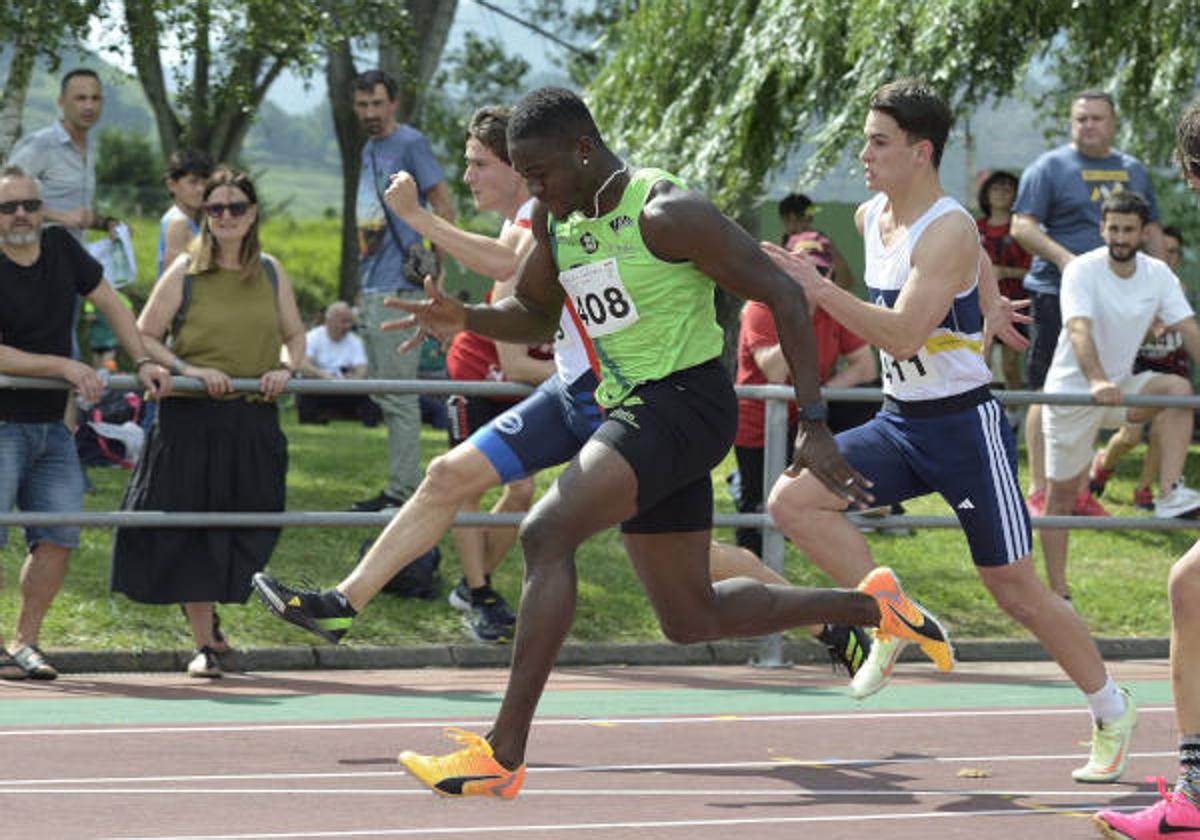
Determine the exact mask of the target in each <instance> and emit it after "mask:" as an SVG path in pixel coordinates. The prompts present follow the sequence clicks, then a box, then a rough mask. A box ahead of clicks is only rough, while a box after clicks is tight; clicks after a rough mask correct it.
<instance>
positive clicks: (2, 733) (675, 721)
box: [0, 706, 1175, 738]
mask: <svg viewBox="0 0 1200 840" xmlns="http://www.w3.org/2000/svg"><path fill="white" fill-rule="evenodd" d="M1174 711H1175V710H1174V707H1173V706H1145V707H1142V706H1139V707H1138V714H1139V715H1147V714H1168V713H1169V714H1174ZM1087 713H1088V711H1087V708H1086V707H1083V706H1080V707H1075V708H1069V709H1064V708H1044V709H963V710H949V711H947V710H942V711H922V712H903V711H893V712H829V713H812V714H794V715H758V714H755V713H753V712H746V713H742V714H722V715H702V716H686V717H629V718H547V719H542V720H538V721H536V722H535V723H534V726H535V727H542V726H611V725H624V726H640V725H652V726H658V725H665V724H670V725H679V724H705V723H805V722H809V721H812V722H821V721H831V720H853V721H867V720H916V719H928V718H934V719H939V720H948V719H952V718H981V717H1046V716H1059V715H1069V716H1079V717H1082V716H1085V715H1087ZM492 723H493V720H492V719H491V718H486V719H485V718H476V719H473V720H441V721H431V720H423V721H413V720H406V721H375V722H371V723H262V724H213V725H194V724H188V725H181V726H141V727H133V726H122V727H98V728H89V729H0V738H28V737H33V736H38V737H43V736H44V737H65V736H76V735H99V736H106V735H175V734H181V735H183V734H189V733H194V732H309V731H321V730H333V731H347V730H356V729H363V730H374V729H430V728H434V729H440V728H443V727H447V726H458V727H472V726H473V727H479V726H491V725H492Z"/></svg>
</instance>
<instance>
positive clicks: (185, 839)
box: [108, 794, 1099, 840]
mask: <svg viewBox="0 0 1200 840" xmlns="http://www.w3.org/2000/svg"><path fill="white" fill-rule="evenodd" d="M522 795H523V794H522ZM1097 810H1099V809H1098V808H1041V809H1038V810H1036V811H1028V810H992V811H954V812H946V811H924V812H920V813H913V814H895V813H888V814H850V815H845V816H810V817H755V818H742V819H720V820H662V821H654V822H650V821H644V822H608V823H558V824H552V825H489V826H488V827H487V829H486V831H485V832H484V833H486V834H487V835H489V836H491V835H495V834H517V833H531V832H559V833H562V832H567V831H617V830H622V829H653V830H658V831H661V830H666V829H673V828H680V829H685V828H710V827H717V826H768V825H804V824H810V825H812V824H830V823H847V824H859V823H866V822H875V821H881V820H887V821H889V822H894V821H898V820H931V819H938V820H959V819H977V818H979V817H1031V816H1042V817H1044V816H1047V815H1052V814H1053V815H1078V814H1080V813H1090V812H1093V811H1097ZM480 833H481V829H480V827H479V826H478V825H473V826H462V827H458V828H448V827H444V826H438V827H426V828H380V829H364V830H359V831H304V832H297V831H289V832H287V833H284V834H276V833H270V834H172V835H163V836H154V837H147V836H142V837H111V838H108V840H281V838H301V840H304V838H335V837H432V836H435V835H446V834H461V835H464V836H466V835H470V836H478V835H479V834H480ZM654 836H657V835H654Z"/></svg>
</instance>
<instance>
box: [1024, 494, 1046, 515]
mask: <svg viewBox="0 0 1200 840" xmlns="http://www.w3.org/2000/svg"><path fill="white" fill-rule="evenodd" d="M1025 507H1027V508H1029V515H1030V516H1045V515H1046V488H1045V487H1043V488H1042V489H1041V490H1032V491H1030V493H1029V495H1028V496H1026V497H1025Z"/></svg>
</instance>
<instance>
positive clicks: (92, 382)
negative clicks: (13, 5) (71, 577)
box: [0, 166, 171, 680]
mask: <svg viewBox="0 0 1200 840" xmlns="http://www.w3.org/2000/svg"><path fill="white" fill-rule="evenodd" d="M103 279H104V278H103V275H102V269H101V268H100V264H99V263H97V262H96V261H95V260H94V259H92V257H91V256H90V255H89V254H88V253H87V251H85V250H84V249H83V246H82V245H80V244H79V243H78V242H76V241H75V239H74V238H73V237H72V236H71V235H70V234H69V233H67V232H66V231H65V230H64V229H63V228H61V227H58V226H50V227H43V207H42V197H41V189H40V187H39V185H38V182H37V181H36V180H34V179H33V178H32V177H30V176H29V175H28V174H26V172H25V171H24V170H23V169H21V168H20V167H17V166H8V167H5V168H4V169H0V373H5V374H8V375H10V376H49V377H56V378H62V379H65V380H67V382H69V383H70V384H71V385H72V386H74V389H75V390H76V391H78V392H79V394H80V396H82V397H83V398H84V399H86V400H89V401H93V402H94V401H95V400H97V399H99V398H100V394H101V393H102V392H103V390H104V383H103V381H102V380H101V379H100V377H99V375H98V374H97V373H96V372H95V371H94V370H92V369H91V368H90V367H89V366H88V365H86V364H83V363H82V362H77V361H74V360H73V359H71V357H70V356H71V322H72V317H73V314H74V311H75V303H76V299H77V297H85V298H87V299H88V300H89V301H91V302H92V303H93V304H94V305H95V307H96V308H97V309H98V310H99V311H100V313H101V314H103V315H104V316H105V318H107V319H108V322H109V323H110V324H111V325H112V329H113V332H115V333H116V335H117V338H118V339H119V340H120V342H121V344H122V346H124V347H125V349H126V350H127V351H128V353H129V355H130V357H132V358H133V360H134V368H135V369H136V371H137V377H138V380H139V381H140V382H141V383H142V385H144V386H145V387H146V388H147V390H149V392H150V395H151V396H152V397H159V396H163V395H165V394H167V393H168V392H169V391H170V390H171V377H170V375H169V374H168V373H167V371H166V370H164V369H163V368H162V367H160V366H159V365H157V364H155V363H154V362H153V361H152V360H151V358H150V356H149V354H148V353H147V352H146V348H145V346H144V345H143V344H142V338H141V335H140V333H138V329H137V325H136V323H135V322H134V320H133V313H132V312H130V311H129V310H128V309H127V308H126V307H125V305H124V304H123V303H122V302H121V300H120V298H118V297H117V293H116V291H114V290H113V287H112V286H111V285H109V284H108V283H104V282H101V281H102V280H103ZM68 394H69V392H68V391H66V390H33V389H21V388H13V389H0V510H3V511H9V510H12V509H13V508H14V507H16V508H18V509H19V510H22V511H30V512H38V513H62V514H70V513H78V512H79V511H81V510H83V472H82V470H81V469H80V466H79V459H78V457H77V455H76V452H75V440H74V438H73V437H72V435H71V431H70V430H69V429H68V428H67V427H66V426H65V425H64V424H63V422H62V417H63V410H64V407H65V405H66V402H67V398H68ZM7 538H8V531H7V529H0V546H3V544H4V543H5V541H6V540H7ZM25 539H26V542H27V543H28V545H29V554H28V556H27V557H26V558H25V564H24V566H22V568H21V606H20V609H19V610H18V612H17V627H16V632H15V633H14V634H13V638H12V644H11V646H10V649H9V650H7V651H6V650H4V649H3V648H2V647H0V677H4V678H5V679H23V678H25V677H29V678H30V679H37V680H52V679H54V678H55V677H56V676H58V672H57V671H56V670H55V668H54V666H53V665H51V664H50V663H49V662H48V661H47V660H46V657H45V655H44V654H43V653H42V652H41V650H40V649H39V648H38V632H39V630H40V629H41V625H42V619H43V618H45V615H46V612H47V610H49V609H50V603H51V601H53V600H54V596H55V594H56V593H57V592H58V589H59V587H60V586H61V585H62V581H63V578H64V577H65V575H66V573H67V561H68V558H69V557H70V554H71V551H72V549H74V548H76V547H77V546H78V545H79V529H78V528H69V527H64V526H60V525H48V526H33V527H27V528H26V529H25Z"/></svg>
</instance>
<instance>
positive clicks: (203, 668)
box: [187, 645, 225, 679]
mask: <svg viewBox="0 0 1200 840" xmlns="http://www.w3.org/2000/svg"><path fill="white" fill-rule="evenodd" d="M187 673H188V676H189V677H198V678H201V679H203V678H208V679H219V678H220V677H223V676H224V675H225V672H224V671H222V670H221V660H219V659H218V658H217V652H216V651H215V650H213V649H212V648H210V647H209V646H208V645H205V646H204V647H202V648H200V649H199V650H197V651H196V652H195V653H194V654H192V659H191V661H190V662H188V666H187Z"/></svg>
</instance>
